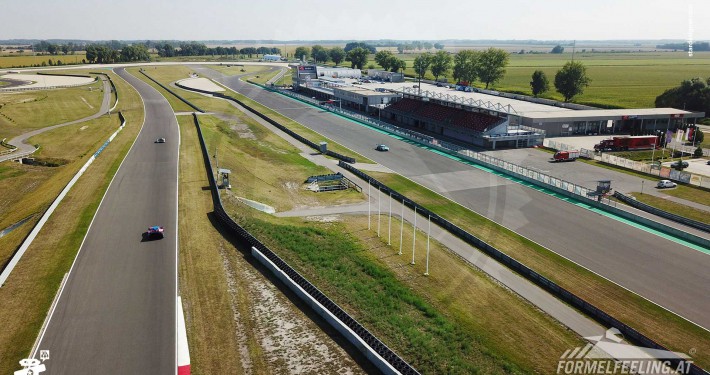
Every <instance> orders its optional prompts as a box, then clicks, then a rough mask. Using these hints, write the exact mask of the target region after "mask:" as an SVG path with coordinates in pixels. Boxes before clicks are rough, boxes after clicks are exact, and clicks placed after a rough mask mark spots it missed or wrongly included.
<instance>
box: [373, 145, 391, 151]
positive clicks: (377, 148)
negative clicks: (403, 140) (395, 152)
mask: <svg viewBox="0 0 710 375" xmlns="http://www.w3.org/2000/svg"><path fill="white" fill-rule="evenodd" d="M375 150H377V151H389V150H390V148H389V147H387V145H377V147H375Z"/></svg>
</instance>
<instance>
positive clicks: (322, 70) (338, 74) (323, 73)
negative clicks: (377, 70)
mask: <svg viewBox="0 0 710 375" xmlns="http://www.w3.org/2000/svg"><path fill="white" fill-rule="evenodd" d="M316 70H317V71H318V77H330V78H360V77H362V72H361V71H360V69H350V68H333V67H328V66H319V67H317V68H316Z"/></svg>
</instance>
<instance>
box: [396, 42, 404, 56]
mask: <svg viewBox="0 0 710 375" xmlns="http://www.w3.org/2000/svg"><path fill="white" fill-rule="evenodd" d="M404 47H405V46H404V44H398V45H397V52H399V54H400V55H401V54H403V53H404Z"/></svg>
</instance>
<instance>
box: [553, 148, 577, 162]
mask: <svg viewBox="0 0 710 375" xmlns="http://www.w3.org/2000/svg"><path fill="white" fill-rule="evenodd" d="M577 158H579V151H577V150H565V151H557V152H555V155H553V156H552V161H575V160H577Z"/></svg>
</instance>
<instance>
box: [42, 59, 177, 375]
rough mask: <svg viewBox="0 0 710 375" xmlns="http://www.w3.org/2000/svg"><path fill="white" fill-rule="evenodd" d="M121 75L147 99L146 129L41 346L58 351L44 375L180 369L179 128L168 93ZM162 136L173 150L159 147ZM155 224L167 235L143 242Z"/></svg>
mask: <svg viewBox="0 0 710 375" xmlns="http://www.w3.org/2000/svg"><path fill="white" fill-rule="evenodd" d="M116 72H117V73H118V74H119V75H120V76H121V77H123V78H124V79H126V80H127V81H128V82H129V83H130V84H131V85H132V86H133V87H135V88H136V89H137V90H138V91H139V92H140V94H141V96H142V97H143V100H144V103H145V109H146V117H145V123H144V125H143V129H142V131H141V133H140V134H139V135H138V138H137V140H136V143H135V144H134V145H133V148H132V149H131V151H130V152H129V153H128V155H127V157H126V159H125V160H124V162H123V164H122V165H121V167H120V168H119V170H118V172H117V173H116V176H115V178H114V180H113V181H112V183H111V185H110V186H109V188H108V191H107V192H106V195H105V197H104V199H103V201H102V203H101V205H100V207H99V209H98V211H97V212H96V216H95V217H94V221H93V222H92V224H91V227H90V229H89V232H88V233H87V235H86V238H85V240H84V243H83V244H82V247H81V249H80V252H79V255H78V256H77V259H76V261H75V264H74V265H73V266H72V269H71V273H70V275H69V278H68V280H67V283H66V285H65V287H64V289H63V292H62V294H61V297H60V299H59V302H58V304H57V307H56V309H55V311H54V313H53V315H52V316H51V319H50V321H49V324H48V326H47V329H46V331H45V334H44V336H43V337H42V339H41V341H40V344H39V346H38V349H40V350H45V349H48V350H50V359H49V360H47V361H46V362H45V364H46V366H47V371H46V372H44V374H96V373H100V374H175V372H176V361H175V351H176V349H175V348H176V346H175V341H176V338H175V335H176V328H175V327H176V320H175V319H176V317H175V316H176V311H175V306H176V282H177V268H176V256H177V253H176V249H177V243H176V241H177V233H176V229H177V225H176V223H177V163H178V140H179V132H178V127H177V122H176V120H175V116H174V114H173V111H172V109H171V107H170V105H169V104H168V102H167V100H165V98H163V96H162V95H161V94H160V93H158V92H157V91H156V90H154V89H153V88H152V87H150V86H149V85H147V84H145V83H143V82H142V81H140V80H139V79H137V78H135V77H133V76H132V75H130V74H128V73H126V72H125V71H124V69H123V68H120V69H116ZM137 125H139V124H132V126H137ZM159 137H165V138H166V139H167V143H164V144H155V143H153V142H154V141H155V139H156V138H159ZM109 147H111V146H109ZM99 157H100V156H99ZM87 173H91V171H89V172H87ZM152 225H162V226H164V227H165V238H164V239H162V240H157V241H142V233H143V232H145V231H146V230H147V228H148V227H149V226H152Z"/></svg>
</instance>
